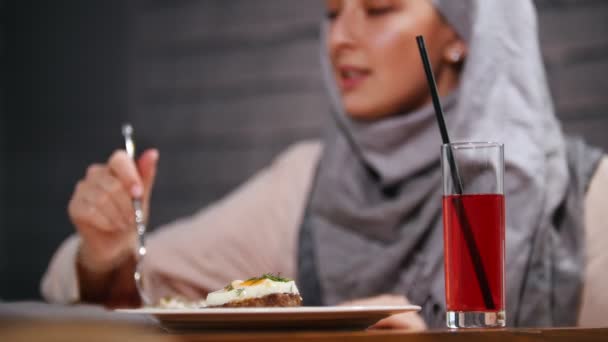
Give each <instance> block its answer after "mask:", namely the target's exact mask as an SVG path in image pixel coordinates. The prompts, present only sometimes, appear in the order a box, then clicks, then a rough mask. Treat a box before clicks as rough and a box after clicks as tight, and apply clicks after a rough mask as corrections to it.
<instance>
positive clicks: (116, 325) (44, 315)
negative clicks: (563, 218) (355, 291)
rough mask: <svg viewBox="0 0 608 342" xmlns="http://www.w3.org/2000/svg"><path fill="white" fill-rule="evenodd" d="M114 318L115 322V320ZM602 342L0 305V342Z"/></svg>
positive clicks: (591, 333)
mask: <svg viewBox="0 0 608 342" xmlns="http://www.w3.org/2000/svg"><path fill="white" fill-rule="evenodd" d="M117 317H118V318H117ZM243 340H246V341H264V342H269V341H323V342H325V341H383V342H384V341H386V342H391V341H420V342H434V341H448V342H476V341H493V342H494V341H496V342H500V341H521V342H535V341H575V342H578V341H582V342H585V341H608V328H595V329H589V328H585V329H583V328H563V329H493V330H460V331H450V330H447V329H444V330H434V331H427V332H419V333H413V332H408V331H397V330H374V331H372V330H368V331H247V332H243V331H240V332H237V331H197V332H188V333H179V334H171V333H167V332H165V331H164V330H162V329H161V328H160V327H159V326H158V325H157V324H156V323H155V322H152V321H150V320H147V319H141V318H138V319H125V317H120V316H117V315H115V314H113V313H111V312H104V311H103V310H102V309H100V308H95V307H80V308H79V307H65V306H50V305H48V304H40V303H33V304H32V303H24V304H17V305H14V304H13V305H11V304H9V305H2V304H0V341H84V342H95V341H141V342H153V341H176V342H179V341H243Z"/></svg>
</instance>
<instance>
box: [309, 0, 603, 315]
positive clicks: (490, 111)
mask: <svg viewBox="0 0 608 342" xmlns="http://www.w3.org/2000/svg"><path fill="white" fill-rule="evenodd" d="M433 3H434V5H435V6H436V8H437V9H438V10H439V12H440V13H441V14H442V15H443V17H444V18H445V19H446V20H447V21H448V23H450V24H451V25H452V26H453V27H454V28H455V30H456V32H457V33H458V34H459V35H460V36H461V37H462V38H463V39H464V40H465V41H466V42H467V43H468V48H469V50H468V55H467V60H466V62H465V65H464V68H463V70H462V74H461V79H460V84H459V88H458V90H457V91H455V92H453V93H452V94H450V95H449V96H447V97H446V98H444V99H443V105H444V109H445V112H446V120H447V125H448V128H449V130H450V134H451V137H452V139H453V141H463V140H466V141H500V142H503V143H504V144H505V169H506V173H505V196H506V206H507V208H506V213H507V221H506V223H507V237H506V239H507V240H506V292H507V301H506V310H507V324H508V325H510V326H513V325H519V326H521V325H526V326H532V325H544V326H552V325H567V324H574V323H575V321H576V313H577V312H576V306H575V305H577V304H578V298H579V297H578V293H579V290H580V279H581V272H582V266H583V257H582V236H583V235H582V234H583V233H582V219H581V217H582V209H581V208H580V206H579V207H576V205H574V207H576V208H574V209H573V208H572V206H571V207H568V208H565V209H564V208H563V206H564V203H566V197H567V195H568V194H570V193H572V194H575V195H576V196H578V197H582V196H583V195H584V190H581V189H584V188H585V186H586V182H587V180H588V178H589V177H590V175H591V173H592V170H594V167H595V164H596V163H597V160H599V154H598V153H595V152H593V153H591V152H590V153H587V152H588V150H586V149H585V148H584V147H582V148H581V150H580V151H578V152H579V153H581V154H580V155H579V158H580V159H583V160H585V162H584V163H579V166H578V167H579V168H580V170H575V171H576V172H577V175H582V176H580V177H579V176H577V177H579V178H581V181H580V182H579V183H580V184H581V186H580V187H579V188H578V190H576V189H575V190H572V191H570V190H569V184H572V182H571V176H570V174H571V172H570V173H569V170H568V163H567V154H566V142H565V139H564V137H563V135H562V133H561V128H560V126H559V123H558V121H557V120H556V118H555V115H554V112H553V107H552V102H551V98H550V96H549V92H548V89H547V82H546V79H545V74H544V68H543V65H542V59H541V54H540V50H539V44H538V37H537V26H536V16H535V10H534V8H533V5H532V3H531V1H529V0H518V1H503V0H459V1H453V0H434V1H433ZM323 36H325V35H323ZM411 48H412V49H416V43H415V41H414V40H412V44H411ZM322 51H323V54H322V55H323V57H322V61H323V64H324V65H323V68H324V73H325V78H326V83H327V84H328V86H329V93H330V97H331V99H332V103H333V114H334V119H335V126H332V127H331V128H330V130H329V132H328V134H327V136H326V138H325V144H324V152H323V155H322V157H321V160H320V162H319V166H318V168H317V174H316V177H315V183H314V185H313V188H312V191H311V194H310V197H309V204H308V207H307V210H306V213H305V216H304V219H303V223H302V227H301V235H300V242H299V256H298V262H299V277H298V278H299V279H298V281H299V283H300V287H301V290H302V293H303V297H304V300H305V303H307V304H309V305H320V304H325V305H333V304H337V303H340V302H342V301H345V300H349V299H354V298H362V297H369V296H372V295H376V294H382V293H395V294H403V295H405V296H406V297H407V298H408V299H409V300H410V302H412V303H414V304H418V305H421V306H422V307H423V310H422V315H423V317H424V318H425V320H426V322H427V324H428V325H429V326H431V327H435V326H445V318H444V315H445V300H444V275H443V238H442V223H441V195H442V193H441V189H442V188H441V171H440V161H439V151H440V143H441V138H440V136H439V132H438V128H437V127H436V123H435V118H434V112H433V109H432V107H431V106H430V105H429V106H425V107H423V108H420V109H418V110H416V111H414V112H410V113H402V114H401V115H396V116H393V117H390V118H387V119H382V120H379V121H375V122H367V123H361V122H356V121H354V120H351V119H350V118H349V117H348V115H346V114H345V113H344V110H343V108H342V106H341V104H340V98H339V95H338V93H337V90H336V87H335V84H334V81H333V76H332V73H331V67H330V65H329V62H328V60H327V57H326V53H325V52H324V49H322ZM411 67H412V68H422V65H421V64H420V65H418V64H416V65H412V66H411ZM585 153H586V154H585ZM584 156H587V157H584ZM577 184H578V183H577ZM571 197H573V196H571ZM579 199H580V201H579V202H576V201H574V202H572V201H571V202H569V203H571V204H572V203H580V202H582V198H579ZM577 208H578V209H577ZM562 209H563V210H562ZM568 209H569V211H568ZM558 214H559V215H558ZM556 215H557V216H556ZM557 221H559V222H557ZM563 222H567V226H566V227H564V224H563ZM558 280H559V283H557V281H558Z"/></svg>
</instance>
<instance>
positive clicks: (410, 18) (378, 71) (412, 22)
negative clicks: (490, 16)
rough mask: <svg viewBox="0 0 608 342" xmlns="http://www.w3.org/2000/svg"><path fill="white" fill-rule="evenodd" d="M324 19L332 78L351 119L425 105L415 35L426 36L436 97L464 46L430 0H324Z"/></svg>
mask: <svg viewBox="0 0 608 342" xmlns="http://www.w3.org/2000/svg"><path fill="white" fill-rule="evenodd" d="M327 15H328V18H329V22H330V24H329V30H328V37H327V45H328V46H327V48H328V51H329V54H330V59H331V62H332V66H333V72H334V77H335V79H336V82H337V85H338V87H339V89H340V93H341V96H342V102H343V105H344V107H345V109H346V112H347V113H349V115H351V116H352V117H353V118H356V119H376V118H381V117H384V116H387V115H393V114H396V113H399V112H402V111H411V110H414V109H416V108H419V107H420V106H422V105H424V104H425V103H426V102H428V101H430V94H429V90H428V86H427V83H426V78H425V75H424V69H423V67H422V62H421V60H420V53H419V52H418V47H417V44H416V36H417V35H423V36H424V38H425V43H426V46H427V52H428V54H429V58H430V60H431V63H432V65H433V69H434V72H435V77H436V80H437V85H438V87H439V90H440V93H442V95H444V94H445V93H447V92H449V90H451V89H452V88H453V87H454V86H455V84H456V83H457V77H458V71H457V70H458V68H457V67H456V66H457V64H459V62H460V58H455V57H454V56H457V55H456V53H457V51H456V50H455V49H460V50H461V51H459V56H462V55H463V54H464V52H465V51H464V44H463V43H462V41H460V40H459V39H458V37H457V35H456V33H455V32H454V31H453V30H452V29H451V27H450V26H449V25H448V24H446V23H445V22H444V21H443V19H442V18H441V16H440V15H439V13H438V12H437V11H436V9H435V8H434V6H433V4H432V3H431V1H430V0H327ZM455 51H456V52H455ZM449 56H452V57H449ZM450 62H452V63H450Z"/></svg>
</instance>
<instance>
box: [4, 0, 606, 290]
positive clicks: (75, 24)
mask: <svg viewBox="0 0 608 342" xmlns="http://www.w3.org/2000/svg"><path fill="white" fill-rule="evenodd" d="M1 4H5V6H4V8H3V11H2V19H1V20H2V25H3V30H2V34H1V35H0V51H1V52H2V53H1V54H0V59H1V60H2V61H3V67H4V68H3V69H2V74H1V75H2V76H3V77H2V84H1V85H2V87H3V91H4V92H3V94H2V95H0V103H1V104H2V108H1V109H0V113H2V118H0V134H1V135H2V139H1V140H0V160H1V161H2V163H1V164H0V178H1V179H0V181H1V182H0V190H2V195H3V196H2V198H0V205H1V208H2V210H0V222H1V226H0V297H3V298H5V299H20V298H32V297H37V296H38V293H37V288H38V281H39V278H40V275H41V274H42V272H43V271H44V269H45V267H46V264H47V262H48V260H49V258H50V256H51V255H52V252H53V251H54V249H55V248H56V247H57V245H58V244H59V242H60V241H61V240H62V239H63V238H65V237H66V236H67V235H68V234H69V233H70V232H71V231H72V230H73V229H72V228H71V227H70V225H69V222H68V220H67V217H66V213H65V208H66V204H67V201H68V199H69V196H70V194H71V191H72V188H73V186H74V183H75V182H76V180H77V179H78V178H80V177H81V176H82V174H83V172H84V168H85V166H86V165H87V164H89V163H91V162H93V161H102V160H104V159H105V158H107V156H108V154H109V153H110V152H111V150H112V149H114V148H119V147H121V142H122V141H121V136H120V123H121V122H122V121H124V120H126V119H128V120H130V121H132V123H133V124H134V126H135V129H136V138H137V140H138V147H147V146H156V147H158V148H160V150H161V164H160V173H159V175H158V181H157V185H156V190H155V195H154V201H153V206H152V210H153V212H152V216H151V219H152V226H157V225H159V224H162V223H165V222H168V221H170V220H172V219H174V218H176V217H178V216H183V215H188V214H191V213H193V212H194V211H195V210H197V209H199V208H201V207H203V206H205V205H207V204H208V203H210V202H212V201H214V200H217V199H218V198H220V197H221V196H223V195H225V194H226V193H227V192H228V191H230V190H231V189H233V188H234V187H235V186H237V185H238V184H240V183H242V182H243V181H245V180H246V179H247V178H248V177H250V176H251V175H252V174H253V173H254V172H255V171H256V170H259V169H260V168H261V167H263V166H265V165H267V164H268V163H269V162H270V161H271V160H272V158H273V157H274V156H276V154H277V153H279V152H280V151H281V150H283V149H284V148H285V147H286V146H287V145H289V144H291V143H293V142H295V141H298V140H300V139H304V138H309V137H315V136H318V135H319V133H320V131H321V129H322V127H323V125H324V123H325V122H326V121H325V120H326V113H327V103H326V99H325V91H324V88H323V85H322V83H321V80H320V75H319V66H318V59H319V58H318V42H317V38H318V22H319V18H320V17H321V16H322V15H323V8H322V2H321V1H318V0H317V1H311V0H258V1H253V0H204V1H203V0H201V1H195V0H180V1H170V0H132V1H128V2H127V1H120V0H98V1H94V0H90V1H86V2H83V1H79V0H56V1H53V2H44V1H35V0H5V1H4V3H2V2H0V6H1ZM536 4H537V5H538V7H539V11H540V13H539V14H540V28H541V41H542V48H543V54H544V56H545V62H546V66H547V70H548V76H549V80H550V84H551V89H552V92H553V95H554V97H555V102H556V109H557V112H558V115H559V117H560V118H561V119H562V121H563V124H564V129H565V130H566V131H567V132H569V133H574V134H580V135H583V136H584V137H585V138H586V139H587V140H588V141H590V142H592V143H594V144H596V145H599V146H602V147H603V148H604V149H606V150H608V135H607V134H606V133H605V131H606V129H607V128H608V100H607V99H608V97H607V96H606V94H607V92H608V84H607V83H608V81H607V79H606V76H608V73H607V72H608V20H606V19H608V1H604V0H537V1H536ZM5 73H6V77H4V76H5ZM3 95H6V96H3ZM3 100H4V101H3ZM3 261H4V263H3ZM7 279H10V280H8V281H7Z"/></svg>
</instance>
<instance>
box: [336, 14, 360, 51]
mask: <svg viewBox="0 0 608 342" xmlns="http://www.w3.org/2000/svg"><path fill="white" fill-rule="evenodd" d="M361 19H362V17H361V14H360V13H358V11H352V10H350V11H349V10H346V9H345V10H344V11H343V12H342V13H340V15H339V16H337V17H336V18H335V19H334V22H333V23H332V25H331V26H330V28H331V29H330V30H329V44H330V48H332V49H336V48H340V47H348V46H354V45H356V44H357V43H358V42H359V40H360V36H361V29H362V27H363V22H362V20H361Z"/></svg>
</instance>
